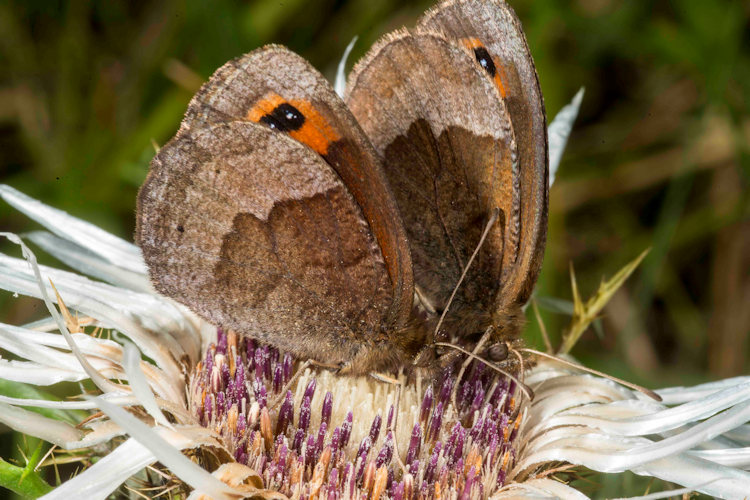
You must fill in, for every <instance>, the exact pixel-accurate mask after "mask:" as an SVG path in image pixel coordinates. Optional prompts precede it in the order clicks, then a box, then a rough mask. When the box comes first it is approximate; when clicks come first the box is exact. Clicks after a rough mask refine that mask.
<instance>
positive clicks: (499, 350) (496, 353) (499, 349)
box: [487, 342, 508, 361]
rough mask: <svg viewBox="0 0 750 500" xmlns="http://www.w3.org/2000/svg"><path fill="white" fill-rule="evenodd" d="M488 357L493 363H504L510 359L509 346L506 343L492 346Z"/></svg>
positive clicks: (488, 351)
mask: <svg viewBox="0 0 750 500" xmlns="http://www.w3.org/2000/svg"><path fill="white" fill-rule="evenodd" d="M487 355H488V356H489V358H490V360H491V361H503V360H504V359H506V358H507V357H508V346H507V344H506V343H505V342H498V343H496V344H492V345H491V346H490V348H489V349H488V350H487Z"/></svg>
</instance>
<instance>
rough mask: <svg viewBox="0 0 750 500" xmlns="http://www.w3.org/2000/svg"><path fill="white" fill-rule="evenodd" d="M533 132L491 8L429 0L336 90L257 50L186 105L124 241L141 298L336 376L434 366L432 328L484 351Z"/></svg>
mask: <svg viewBox="0 0 750 500" xmlns="http://www.w3.org/2000/svg"><path fill="white" fill-rule="evenodd" d="M546 134H547V128H546V117H545V112H544V103H543V99H542V94H541V90H540V87H539V82H538V78H537V74H536V70H535V68H534V63H533V60H532V58H531V55H530V53H529V49H528V45H527V43H526V39H525V37H524V34H523V31H522V28H521V24H520V22H519V21H518V18H517V17H516V15H515V14H514V12H513V11H512V9H511V8H510V7H509V6H508V5H507V4H506V3H505V2H503V1H501V0H448V1H444V2H442V3H441V4H439V5H437V6H436V7H434V8H432V9H430V10H428V11H427V12H426V13H425V14H424V16H423V17H422V18H421V19H420V20H419V22H418V24H417V25H416V27H415V28H413V29H401V30H398V31H395V32H393V33H390V34H388V35H386V36H384V37H383V38H382V39H381V40H380V41H378V42H377V43H376V44H375V45H374V46H373V47H372V49H371V50H370V51H369V52H368V53H367V54H366V55H365V56H364V58H363V59H362V60H361V61H360V62H359V63H358V64H356V66H355V67H354V69H353V71H352V73H351V75H350V77H349V80H348V83H347V88H346V91H345V95H344V97H343V98H341V97H339V96H338V95H337V94H336V92H335V91H334V89H333V88H332V87H331V85H330V84H329V83H328V82H327V81H326V79H325V78H324V77H323V76H322V75H321V74H320V73H319V72H318V71H317V70H315V69H314V68H313V67H312V66H311V65H310V64H309V63H308V62H307V61H305V60H304V59H303V58H301V57H300V56H298V55H296V54H294V53H293V52H291V51H290V50H288V49H286V48H284V47H282V46H276V45H270V46H266V47H263V48H260V49H258V50H255V51H253V52H251V53H249V54H246V55H244V56H241V57H239V58H237V59H234V60H232V61H230V62H228V63H226V64H225V65H224V66H222V67H221V68H219V69H218V70H217V71H216V73H215V74H214V75H213V76H212V77H211V78H210V80H209V81H208V82H207V83H206V84H205V85H204V86H203V87H202V88H201V89H200V90H199V91H198V93H197V94H196V95H195V96H194V97H193V99H192V101H191V102H190V104H189V106H188V109H187V112H186V113H185V117H184V120H183V122H182V125H181V126H180V129H179V131H178V132H177V134H176V135H175V137H174V138H172V139H171V140H170V141H169V142H168V143H167V144H166V145H164V147H162V148H161V149H160V151H159V152H158V154H157V155H156V157H155V158H154V159H153V161H152V162H151V166H150V170H149V173H148V176H147V178H146V180H145V182H144V184H143V186H142V187H141V190H140V192H139V195H138V208H137V225H136V241H137V242H138V244H139V245H140V247H141V249H142V251H143V255H144V258H145V261H146V263H147V265H148V268H149V273H150V276H151V279H152V281H153V283H154V285H155V288H156V289H157V290H158V291H159V292H161V293H163V294H165V295H167V296H169V297H172V298H174V299H175V300H177V301H179V302H181V303H183V304H185V305H186V306H187V307H188V308H190V309H191V310H193V311H194V312H195V313H197V314H198V315H200V316H202V317H203V318H205V319H206V320H208V321H209V322H211V323H213V324H215V325H218V326H221V327H223V328H226V329H232V330H235V331H236V332H238V333H241V334H244V335H248V336H251V337H253V338H256V339H259V340H261V341H263V342H267V343H269V344H271V345H273V346H275V347H277V348H279V349H281V350H284V351H287V352H290V353H292V354H294V355H296V356H297V357H298V358H301V359H313V360H317V361H319V362H322V363H326V364H329V365H335V366H337V367H339V368H340V372H341V373H348V374H355V375H356V374H366V373H370V372H373V371H392V370H398V369H400V368H404V367H410V366H413V365H415V364H416V365H418V366H441V365H442V364H444V362H443V360H444V359H447V356H446V355H445V354H444V353H443V352H442V351H441V350H439V349H437V348H436V342H437V341H438V340H441V339H448V340H451V341H455V342H457V343H460V344H466V345H473V344H475V343H476V342H477V341H478V339H479V338H480V337H481V336H482V335H485V334H486V335H489V338H490V339H491V341H490V342H489V343H488V346H489V347H488V350H487V355H488V356H489V357H490V358H493V359H495V360H497V361H502V360H503V359H504V358H505V357H506V355H507V352H503V346H504V345H506V344H505V343H506V342H513V341H514V339H517V338H518V335H519V332H520V329H521V327H522V325H523V314H522V310H521V308H522V306H523V304H524V303H525V302H526V301H527V300H528V298H529V296H530V294H531V292H532V290H533V287H534V284H535V282H536V279H537V276H538V274H539V270H540V267H541V262H542V257H543V252H544V245H545V238H546V229H547V210H548V209H547V206H548V158H547V135H546ZM480 242H481V244H480Z"/></svg>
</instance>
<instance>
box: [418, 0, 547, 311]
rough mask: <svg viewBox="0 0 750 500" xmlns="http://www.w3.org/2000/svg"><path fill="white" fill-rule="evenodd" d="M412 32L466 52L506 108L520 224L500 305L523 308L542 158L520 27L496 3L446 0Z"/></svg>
mask: <svg viewBox="0 0 750 500" xmlns="http://www.w3.org/2000/svg"><path fill="white" fill-rule="evenodd" d="M417 31H418V32H435V31H438V32H441V33H443V34H444V35H445V36H447V37H449V38H451V39H452V40H453V41H454V43H457V44H459V45H462V46H465V47H467V48H468V49H469V50H470V51H471V52H473V53H474V56H475V58H476V60H477V62H478V63H479V64H480V65H481V66H482V67H483V68H484V69H485V72H486V73H487V76H488V77H489V78H490V79H491V80H492V81H493V83H494V84H495V85H496V87H498V90H499V91H500V94H501V97H502V99H503V100H504V101H505V103H506V105H507V108H508V112H509V113H510V117H511V121H512V123H513V131H514V133H515V138H516V142H517V144H518V153H519V160H520V165H521V169H520V172H521V174H520V184H519V189H520V201H521V207H520V221H521V224H520V234H519V257H518V259H517V260H514V261H513V262H505V263H504V267H505V269H504V272H503V285H502V292H501V294H502V297H501V299H500V300H501V301H504V302H506V303H510V302H513V301H516V302H520V303H524V302H526V300H528V298H529V295H530V294H531V291H532V289H533V287H534V284H535V283H536V278H537V276H538V274H539V270H540V268H541V264H542V258H543V253H544V244H545V239H546V234H547V205H548V158H547V123H546V116H545V111H544V101H543V99H542V93H541V89H540V87H539V80H538V78H537V73H536V69H535V68H534V61H533V59H532V58H531V53H530V52H529V48H528V44H527V42H526V37H525V35H524V33H523V29H522V28H521V23H520V21H519V20H518V18H517V17H516V15H515V13H514V12H513V10H512V9H511V8H510V7H509V6H508V4H506V3H505V2H503V1H502V0H448V1H444V2H442V3H441V4H440V5H438V6H436V7H434V8H432V9H430V10H429V11H427V13H425V15H424V16H423V17H422V19H421V20H420V22H419V24H418V27H417Z"/></svg>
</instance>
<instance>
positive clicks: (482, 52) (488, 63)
mask: <svg viewBox="0 0 750 500" xmlns="http://www.w3.org/2000/svg"><path fill="white" fill-rule="evenodd" d="M460 42H461V43H462V44H463V45H464V47H466V48H467V49H469V50H471V51H472V52H473V53H474V57H475V58H476V60H477V63H479V65H480V66H481V67H482V68H483V69H484V70H485V71H486V72H487V74H488V75H489V76H490V78H492V81H493V82H495V85H496V86H497V89H498V90H499V91H500V96H501V97H503V98H505V97H506V95H507V85H506V83H505V82H507V81H508V80H507V77H506V76H505V68H503V67H502V65H500V64H499V63H498V61H497V59H496V58H494V57H492V55H491V54H490V53H489V51H488V50H487V47H485V46H484V44H483V43H482V42H481V41H480V40H479V39H478V38H462V39H461V40H460Z"/></svg>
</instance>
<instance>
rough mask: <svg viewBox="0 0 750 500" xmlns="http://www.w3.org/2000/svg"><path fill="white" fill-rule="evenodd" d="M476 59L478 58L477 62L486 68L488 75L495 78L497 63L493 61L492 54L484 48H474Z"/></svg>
mask: <svg viewBox="0 0 750 500" xmlns="http://www.w3.org/2000/svg"><path fill="white" fill-rule="evenodd" d="M474 57H476V58H477V62H478V63H479V65H480V66H482V67H483V68H484V70H485V71H486V72H487V74H488V75H490V76H491V77H492V78H494V77H495V73H497V69H496V68H495V62H494V61H493V60H492V56H491V55H490V53H489V52H487V49H485V48H484V47H474Z"/></svg>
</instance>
